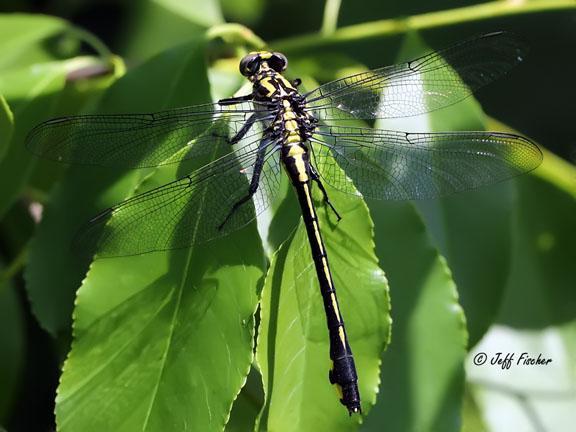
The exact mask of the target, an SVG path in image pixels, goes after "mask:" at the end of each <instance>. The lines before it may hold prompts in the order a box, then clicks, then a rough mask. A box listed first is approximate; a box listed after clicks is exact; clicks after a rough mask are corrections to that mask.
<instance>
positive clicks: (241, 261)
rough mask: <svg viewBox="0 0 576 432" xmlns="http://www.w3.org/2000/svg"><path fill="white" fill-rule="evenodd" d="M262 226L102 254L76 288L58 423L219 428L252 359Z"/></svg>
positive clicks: (67, 426)
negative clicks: (190, 242) (173, 245)
mask: <svg viewBox="0 0 576 432" xmlns="http://www.w3.org/2000/svg"><path fill="white" fill-rule="evenodd" d="M261 254H262V252H261V250H260V248H259V242H258V238H257V235H256V232H255V230H253V229H251V230H249V231H244V232H241V233H236V234H233V235H231V236H230V237H228V238H226V239H225V240H219V241H216V242H212V243H210V244H208V245H205V246H203V247H199V248H193V249H190V250H180V251H175V252H172V253H153V254H147V255H142V256H138V257H127V258H115V259H106V260H100V261H96V262H95V263H94V264H92V266H91V269H90V272H89V273H88V276H87V278H86V280H85V282H84V284H83V285H82V288H81V289H80V291H79V292H78V297H77V300H76V311H75V324H74V333H75V341H74V343H73V346H72V351H71V352H70V355H69V357H68V359H67V361H66V364H65V366H64V373H63V376H62V380H61V384H60V387H59V389H58V396H57V399H56V404H57V407H56V415H57V422H58V426H59V430H61V431H67V430H71V431H77V430H86V431H101V430H162V429H164V428H169V429H170V430H185V429H186V428H189V429H192V430H202V431H210V430H222V428H223V427H224V424H225V423H226V421H227V417H228V413H229V411H230V408H231V405H232V401H233V400H234V398H235V397H236V395H237V394H238V392H239V391H240V387H241V386H242V384H243V382H244V380H245V378H246V375H247V374H248V370H249V367H250V363H251V361H252V339H253V332H254V320H253V314H254V312H255V309H256V305H257V303H258V296H257V290H256V287H257V285H258V279H259V278H260V276H261V275H262V269H261V266H262V256H261Z"/></svg>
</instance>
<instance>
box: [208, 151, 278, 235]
mask: <svg viewBox="0 0 576 432" xmlns="http://www.w3.org/2000/svg"><path fill="white" fill-rule="evenodd" d="M268 144H269V141H268V140H263V141H262V142H261V143H260V148H259V149H258V155H257V156H256V162H255V163H254V172H253V173H252V179H251V180H250V186H249V187H248V193H247V194H246V195H245V196H243V197H242V198H240V199H239V200H238V201H236V202H235V203H234V205H233V206H232V208H231V209H230V211H229V212H228V214H227V215H226V218H225V219H224V221H223V222H222V223H221V224H220V225H218V231H220V230H222V228H224V225H226V223H227V222H228V221H229V220H230V218H231V217H232V216H233V215H234V213H235V212H236V211H237V210H238V209H239V208H240V207H241V206H242V205H243V204H245V203H246V201H248V200H250V199H251V198H252V196H254V194H255V193H256V191H257V190H258V183H259V182H260V174H262V168H263V167H264V162H265V159H264V156H265V154H266V147H267V146H268Z"/></svg>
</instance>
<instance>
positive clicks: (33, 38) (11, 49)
mask: <svg viewBox="0 0 576 432" xmlns="http://www.w3.org/2000/svg"><path fill="white" fill-rule="evenodd" d="M68 28H69V24H68V23H67V22H66V21H64V20H62V19H60V18H56V17H50V16H45V15H26V14H3V15H0V53H1V54H2V55H1V56H0V71H1V70H5V69H17V68H23V67H25V66H30V65H32V64H36V63H46V62H49V61H51V60H55V59H56V58H57V57H58V56H57V55H56V54H57V53H56V52H55V47H54V46H51V45H50V43H48V41H49V40H50V39H52V38H55V37H56V36H58V35H61V34H63V33H64V32H65V31H66V30H67V29H68Z"/></svg>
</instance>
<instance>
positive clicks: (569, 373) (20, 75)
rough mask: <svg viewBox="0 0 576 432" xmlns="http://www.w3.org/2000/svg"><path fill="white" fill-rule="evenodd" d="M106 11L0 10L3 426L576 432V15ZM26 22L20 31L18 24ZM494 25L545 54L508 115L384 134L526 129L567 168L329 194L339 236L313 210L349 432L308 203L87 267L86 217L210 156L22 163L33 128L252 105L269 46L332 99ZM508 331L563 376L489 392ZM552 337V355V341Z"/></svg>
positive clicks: (521, 5) (244, 6)
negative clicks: (113, 164) (253, 64)
mask: <svg viewBox="0 0 576 432" xmlns="http://www.w3.org/2000/svg"><path fill="white" fill-rule="evenodd" d="M107 3H109V5H108V6H107V7H108V8H110V9H105V8H103V6H100V5H99V4H98V5H96V3H94V4H92V3H90V2H86V3H84V2H51V6H50V7H51V8H50V9H47V10H43V11H38V10H35V9H34V7H35V6H34V4H35V2H18V3H17V4H15V5H12V9H10V10H5V11H4V12H6V13H3V14H0V54H1V55H0V185H1V187H0V346H1V347H2V348H1V349H2V351H1V355H0V429H1V428H2V427H4V428H6V429H7V430H49V429H50V428H53V427H54V424H55V425H56V426H57V429H58V430H62V431H78V430H95V431H96V430H98V431H102V430H113V431H143V430H147V431H156V430H174V431H181V430H201V431H210V430H222V429H224V428H225V429H226V430H238V431H245V430H252V429H254V428H256V429H258V430H278V431H284V430H359V429H360V430H365V431H372V430H374V431H376V430H392V431H398V432H403V431H407V432H410V431H423V432H436V431H442V432H450V431H458V430H467V431H473V432H475V431H480V430H506V429H501V428H502V427H503V426H502V425H503V424H516V425H520V426H522V425H528V427H530V426H531V427H533V428H534V429H536V428H537V427H540V428H541V430H562V429H566V428H567V427H568V425H569V424H571V423H570V422H571V421H573V419H570V416H571V415H572V416H573V414H572V413H573V412H574V409H573V408H574V407H575V406H576V399H575V396H574V394H573V393H570V391H565V389H566V385H564V383H563V380H564V378H565V377H567V378H566V379H567V380H568V381H570V382H572V384H574V383H576V381H575V377H574V376H573V374H574V371H573V370H572V369H570V367H568V366H567V365H569V364H571V363H570V362H572V363H573V359H574V355H575V353H576V348H575V346H574V337H573V335H574V329H575V328H576V316H575V315H576V313H575V311H576V294H575V293H576V291H575V290H574V286H573V285H574V280H576V274H575V273H576V270H575V267H574V265H573V264H572V263H573V261H574V259H575V258H576V238H575V234H574V233H576V226H575V225H576V218H575V217H574V215H575V214H576V168H575V167H574V166H573V165H572V164H571V163H570V162H567V161H566V160H565V159H570V158H571V157H573V156H574V153H573V151H574V150H573V149H571V148H569V146H568V143H569V141H567V140H566V137H571V139H572V140H573V135H571V134H573V133H574V132H575V131H574V127H573V119H572V118H571V116H573V100H572V99H570V98H564V97H562V96H563V95H564V94H568V93H569V92H568V90H572V93H573V90H574V84H573V77H571V76H570V75H569V72H567V71H570V69H571V68H570V67H569V66H570V65H567V64H566V65H564V63H568V62H570V61H571V62H572V64H571V66H572V70H573V66H574V60H573V59H572V60H570V59H566V54H565V53H566V52H568V51H569V48H570V46H572V48H573V45H574V41H575V38H576V32H574V29H573V25H570V23H572V20H573V19H574V17H575V15H574V14H575V13H576V12H575V9H576V4H575V3H574V1H573V0H550V1H544V0H540V1H527V2H487V3H481V4H472V2H467V6H464V7H462V3H461V2H455V1H453V0H443V1H441V2H440V3H437V4H436V5H435V7H436V8H438V9H435V10H431V9H430V6H429V3H427V2H413V3H412V4H411V5H410V6H407V5H405V3H402V2H393V1H390V2H379V1H377V0H370V1H367V2H363V3H362V4H360V3H358V2H351V1H336V0H327V1H326V2H322V1H320V0H314V1H307V2H304V1H300V0H298V1H293V2H280V1H272V0H270V1H268V2H266V1H264V0H251V1H247V2H233V1H228V0H222V1H221V2H218V1H216V0H211V1H204V0H191V1H189V2H178V1H175V0H155V1H144V2H107ZM3 7H6V8H9V6H3ZM16 7H17V8H18V10H19V11H20V12H22V13H10V12H13V11H14V10H15V9H14V8H16ZM38 12H44V13H47V14H40V13H38ZM51 15H54V16H51ZM56 15H59V16H60V18H56ZM397 17H401V18H397ZM72 22H74V23H76V24H72ZM226 22H240V23H242V24H226ZM84 26H85V27H86V29H88V30H91V31H88V30H85V29H84V28H83V27H84ZM249 28H250V29H251V30H250V29H249ZM104 29H106V30H104ZM110 29H116V30H115V31H111V30H110ZM499 29H506V30H512V31H515V32H516V33H519V34H522V35H523V36H525V37H526V38H527V39H528V40H529V41H530V43H531V45H532V46H533V50H532V60H529V61H528V62H526V64H523V65H522V66H521V67H519V68H518V70H517V71H514V73H513V74H511V76H509V77H506V78H505V79H504V80H503V82H501V83H496V84H495V85H494V90H493V91H492V92H491V91H490V90H488V92H487V93H485V94H483V95H481V98H482V107H483V108H485V109H486V110H487V111H488V112H490V113H491V115H493V116H494V117H497V118H498V119H499V121H496V120H495V119H493V118H491V117H487V116H486V115H485V114H484V113H483V110H482V108H481V105H480V104H479V102H477V101H476V100H473V99H470V100H467V101H465V102H463V103H461V104H458V105H457V106H454V107H450V108H448V109H445V110H441V111H437V112H434V113H432V114H430V115H428V116H423V117H422V118H419V119H408V120H403V121H394V122H392V121H388V122H378V124H377V126H378V127H382V128H390V129H400V130H419V131H422V128H424V129H427V130H465V129H484V128H487V129H490V130H504V131H506V130H510V129H511V127H510V126H507V125H506V124H505V123H510V124H513V125H514V126H515V128H516V129H518V130H519V133H522V134H525V135H530V136H533V137H534V138H536V139H537V140H538V141H539V144H540V145H541V147H546V148H549V149H551V150H553V151H554V152H555V153H557V154H558V155H559V156H560V157H559V156H557V155H555V154H553V153H552V152H550V151H546V152H545V158H544V162H543V165H542V166H541V167H540V168H539V169H537V170H536V171H534V172H533V173H531V174H529V175H527V176H524V177H522V178H520V179H518V180H514V181H511V182H507V183H505V184H500V185H495V186H491V187H488V188H485V189H483V190H479V191H474V192H469V193H465V194H461V195H458V196H454V197H448V198H444V199H439V200H435V201H428V202H418V203H387V202H374V201H367V202H365V201H364V200H363V199H362V198H361V197H359V196H348V195H343V194H340V193H338V192H337V191H335V190H331V189H330V190H329V193H330V196H331V199H332V201H334V204H335V205H336V207H337V208H338V209H339V211H340V212H341V213H342V214H343V216H344V219H343V220H342V221H341V222H340V223H338V224H335V223H334V221H333V220H331V217H330V214H329V213H327V212H326V211H325V208H324V206H323V205H322V204H321V200H320V199H316V204H317V207H318V213H319V218H320V224H321V226H322V229H323V233H324V237H325V241H326V245H327V249H328V253H329V256H330V258H331V265H332V267H333V273H334V277H335V281H336V286H337V289H338V292H339V297H340V302H341V305H342V310H343V315H344V317H345V320H346V324H347V329H348V333H349V336H350V343H351V346H352V348H353V349H354V353H355V356H356V359H357V360H356V361H357V366H358V370H359V375H360V389H361V393H362V395H363V411H364V417H359V416H354V417H349V416H348V415H347V413H346V410H345V409H344V408H343V407H342V406H341V405H340V404H339V402H338V400H337V396H336V395H335V394H334V392H333V390H332V386H330V385H329V383H328V377H327V371H328V369H329V367H330V365H329V357H328V345H327V332H326V329H325V323H324V317H323V312H322V306H321V298H320V295H319V292H318V289H317V282H316V280H315V275H314V271H313V266H312V264H311V261H310V257H309V250H308V245H307V243H306V241H305V235H304V231H303V226H302V223H301V222H300V223H299V222H298V221H299V216H298V210H297V208H296V204H295V200H294V197H293V196H292V194H291V192H290V191H289V190H288V188H287V187H286V188H285V192H286V194H285V196H284V197H283V199H282V200H281V201H279V202H277V203H275V205H274V208H273V210H272V211H271V214H270V215H268V216H270V220H268V221H266V220H259V226H258V227H257V226H256V224H252V225H250V226H248V227H247V228H246V229H242V230H241V231H239V232H237V233H234V234H232V235H230V236H227V237H225V238H222V239H219V240H216V241H213V242H211V243H209V244H207V245H201V246H195V247H193V248H190V249H185V250H177V251H170V252H158V253H152V254H146V255H141V256H134V257H122V258H114V259H101V260H94V261H92V260H89V259H87V258H86V257H83V256H78V255H76V254H74V253H72V252H71V250H70V243H71V241H72V238H73V236H74V234H75V232H76V231H77V230H78V228H79V227H80V226H81V225H82V224H83V223H85V222H86V220H88V219H89V218H90V217H91V216H92V215H93V214H95V213H97V212H98V210H101V209H103V208H106V207H108V206H110V205H112V204H114V203H116V202H119V201H121V200H122V199H125V198H127V197H129V196H132V195H133V194H135V193H138V192H141V191H144V190H149V189H151V188H153V187H156V186H158V185H162V184H164V183H167V182H168V181H170V180H172V179H174V178H178V177H181V176H182V175H185V174H187V173H188V172H189V171H190V170H192V169H193V168H194V161H192V162H186V163H182V164H180V165H177V166H174V165H171V166H168V167H163V168H158V169H146V170H134V171H126V170H119V169H104V168H98V167H77V166H70V167H66V166H62V165H59V164H56V163H51V162H48V161H43V160H39V159H37V158H35V157H33V156H32V155H31V154H30V153H29V152H27V151H26V149H25V147H24V141H25V136H26V134H27V133H28V131H29V130H30V129H31V128H32V127H33V126H34V125H36V124H38V123H39V122H41V121H44V120H46V119H48V118H52V117H55V116H59V115H78V114H85V113H94V112H98V113H121V112H153V111H160V110H163V109H168V108H173V107H179V106H185V105H192V104H196V103H202V102H207V101H210V100H211V99H212V100H214V99H218V98H220V97H227V96H230V95H232V94H234V93H237V92H238V93H243V92H245V91H246V87H244V89H242V90H240V88H241V86H242V85H244V82H243V80H242V77H241V76H240V74H238V72H237V64H238V58H239V57H240V56H242V55H243V54H244V53H246V52H247V51H249V50H251V49H254V48H261V47H263V46H270V47H272V48H273V49H276V50H281V51H283V52H284V53H285V54H286V55H287V56H288V58H289V61H290V67H289V71H288V74H289V76H290V77H292V78H294V77H301V78H302V79H303V82H304V85H305V86H307V87H312V86H313V85H314V84H315V82H317V81H326V80H330V79H335V78H338V77H341V76H345V75H347V74H349V73H351V72H353V71H358V70H364V69H366V68H368V67H376V66H381V65H383V64H389V63H393V62H398V61H404V60H407V59H410V58H413V57H414V56H417V55H419V54H421V53H423V52H425V51H427V50H428V49H430V47H434V48H440V47H441V46H443V45H446V44H449V43H451V42H454V41H456V40H459V39H461V38H465V37H468V36H470V35H473V34H476V33H480V32H488V31H494V30H499ZM543 35H544V36H545V37H543ZM100 38H103V39H104V40H105V42H102V41H101V40H100ZM552 39H554V40H555V41H556V42H555V43H554V44H552V45H553V46H550V44H549V41H550V40H552ZM264 41H265V42H264ZM112 53H115V54H112ZM558 58H562V59H564V60H563V61H562V63H563V66H566V67H564V68H559V67H556V65H557V63H559V62H558V60H557V59H558ZM551 65H552V67H551ZM553 74H556V75H555V76H554V79H546V78H544V77H548V76H552V75H553ZM543 107H554V108H556V110H557V111H556V112H553V110H551V109H545V108H543ZM570 108H572V111H570ZM572 142H573V141H572ZM158 145H162V143H158ZM562 157H563V158H564V159H562ZM285 186H286V185H285ZM315 198H318V197H315ZM257 228H258V230H257ZM258 233H260V236H259V235H258ZM260 238H262V239H263V241H261V240H260ZM502 329H506V331H509V332H511V334H512V336H511V337H512V340H514V341H520V340H522V341H525V340H528V342H526V344H525V345H522V344H520V342H518V343H519V345H518V346H519V347H523V348H526V347H527V346H528V347H529V348H526V349H533V350H538V349H539V350H540V351H543V352H544V354H545V355H547V356H548V357H552V358H553V365H554V368H548V369H546V368H541V369H528V370H526V371H525V374H526V375H525V376H524V378H523V381H522V382H520V381H518V380H516V381H511V380H509V379H507V378H506V377H503V376H502V371H500V372H501V375H490V374H486V373H485V374H482V371H486V370H487V369H489V368H490V367H489V366H484V367H483V368H480V367H477V366H474V365H473V364H472V362H471V358H472V357H473V356H474V355H475V354H476V353H478V352H479V350H486V349H492V350H495V349H499V350H501V351H507V350H508V347H507V346H505V345H503V342H502V339H498V338H496V339H495V341H496V342H495V345H494V344H492V345H489V341H494V339H493V338H494V337H495V336H494V335H495V334H498V332H501V331H502ZM527 332H529V335H527ZM546 338H547V339H546ZM550 338H553V339H554V340H555V341H557V343H556V345H555V348H554V347H550V346H548V345H545V344H544V342H543V341H544V340H549V339H550ZM498 343H500V345H498ZM486 347H488V348H486ZM558 347H559V348H558ZM518 349H520V348H518ZM467 358H468V360H467ZM493 369H494V368H493ZM492 371H493V370H492ZM536 374H541V375H543V376H545V377H547V378H548V379H547V380H543V379H542V378H540V379H535V377H534V376H535V375H536ZM56 376H59V384H58V388H57V390H56V378H55V377H56ZM560 376H562V377H564V378H562V380H561V379H560V378H559V377H560ZM495 379H496V380H498V381H496V384H495V383H494V380H495ZM488 380H492V381H490V382H488ZM543 382H545V383H546V384H547V385H548V384H549V386H548V387H545V388H539V387H538V388H536V387H531V386H530V384H531V383H535V384H538V385H541V384H542V383H543ZM521 384H525V385H524V386H522V385H521ZM495 388H496V389H497V392H498V394H497V395H496V396H495V395H494V393H495V392H496V391H495V390H494V389H495ZM540 390H542V391H540ZM572 391H573V388H572ZM491 392H492V393H491ZM542 392H544V393H545V392H548V393H546V394H549V395H552V396H550V397H549V398H548V399H547V398H546V397H542V396H541V393H542ZM502 395H504V396H502ZM518 395H520V396H518ZM502 397H504V398H506V397H507V399H506V400H507V401H508V402H510V403H511V404H513V405H512V406H516V407H518V408H517V411H518V412H519V413H518V412H517V413H515V414H514V412H513V413H512V414H511V415H512V417H510V418H509V419H508V422H509V423H505V422H503V421H502V414H501V413H500V412H498V410H497V405H498V403H499V402H498V401H500V400H501V399H498V398H502ZM526 401H529V402H530V404H526ZM550 401H553V402H554V403H556V402H557V401H561V402H562V404H563V405H562V407H561V408H557V406H554V407H553V408H552V407H551V405H553V404H551V403H550ZM38 407H42V408H38ZM526 407H528V408H526ZM535 407H536V408H535ZM571 408H572V409H571ZM522 409H524V411H522ZM53 411H54V412H55V418H53V417H52V412H53ZM512 411H513V410H512ZM510 419H512V420H510ZM510 422H512V423H510ZM520 426H518V429H519V428H520ZM553 428H557V429H553Z"/></svg>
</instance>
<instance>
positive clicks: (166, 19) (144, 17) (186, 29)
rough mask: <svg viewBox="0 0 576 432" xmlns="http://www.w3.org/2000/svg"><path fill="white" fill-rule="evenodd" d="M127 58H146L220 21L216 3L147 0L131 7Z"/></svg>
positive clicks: (214, 0)
mask: <svg viewBox="0 0 576 432" xmlns="http://www.w3.org/2000/svg"><path fill="white" fill-rule="evenodd" d="M132 9H133V10H132V14H131V16H132V20H131V21H132V22H131V23H130V27H131V31H130V32H129V33H127V35H128V36H129V38H128V39H127V40H126V41H125V44H126V48H125V51H126V52H127V53H128V56H129V57H135V58H139V59H142V58H149V57H151V56H153V55H155V54H158V53H159V52H161V51H163V50H166V49H168V48H170V47H173V46H176V45H179V44H181V43H183V42H185V41H187V40H189V39H191V38H194V35H195V34H197V33H198V32H199V31H202V30H206V29H208V28H209V27H210V26H213V25H215V24H219V23H221V22H222V21H223V18H222V14H221V12H220V5H219V3H218V2H217V1H216V0H191V1H186V2H182V1H179V0H147V1H143V2H138V3H134V4H133V5H132Z"/></svg>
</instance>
